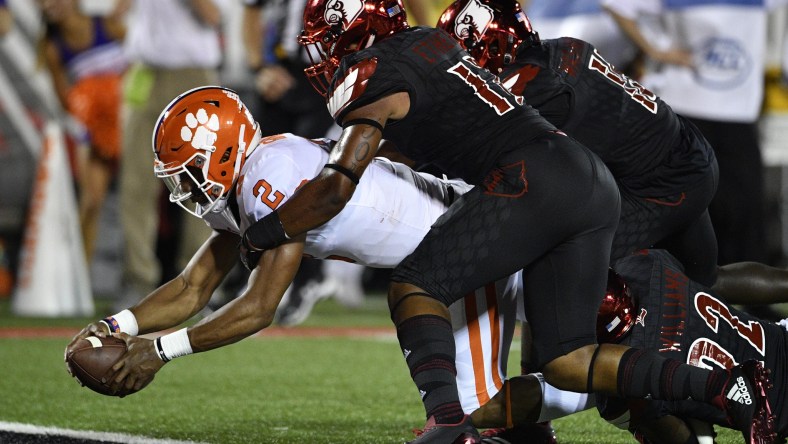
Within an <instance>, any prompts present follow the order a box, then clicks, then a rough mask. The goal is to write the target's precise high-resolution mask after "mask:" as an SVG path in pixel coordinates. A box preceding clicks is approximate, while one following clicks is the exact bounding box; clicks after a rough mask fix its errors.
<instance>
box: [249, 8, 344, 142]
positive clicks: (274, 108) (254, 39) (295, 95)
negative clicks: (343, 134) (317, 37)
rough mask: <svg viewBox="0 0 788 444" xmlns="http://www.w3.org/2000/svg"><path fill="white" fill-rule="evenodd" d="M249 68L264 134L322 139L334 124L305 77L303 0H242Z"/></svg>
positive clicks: (318, 95)
mask: <svg viewBox="0 0 788 444" xmlns="http://www.w3.org/2000/svg"><path fill="white" fill-rule="evenodd" d="M244 3H245V8H244V17H243V27H244V29H243V31H242V32H243V39H244V45H245V49H246V58H247V66H248V67H249V69H250V70H252V71H253V72H254V73H255V86H256V88H255V89H256V91H257V93H258V95H259V96H258V99H259V103H258V104H257V106H254V107H252V109H253V110H254V109H255V108H257V110H256V111H257V112H255V114H257V115H256V116H255V118H256V119H257V120H258V122H260V127H261V128H260V129H261V131H262V133H263V134H264V135H266V134H269V135H270V134H280V133H285V132H291V133H294V134H298V135H299V136H302V137H307V138H316V137H324V136H325V135H326V133H327V132H328V130H329V128H331V126H332V125H333V123H334V121H333V119H331V115H330V114H329V113H328V112H327V111H326V103H325V100H324V99H323V97H321V96H320V94H318V93H317V91H315V90H314V89H313V88H312V85H311V84H310V83H309V81H308V80H307V78H306V76H305V75H304V69H305V68H307V67H308V66H309V58H308V56H307V54H306V52H305V51H304V49H303V47H302V46H301V45H299V44H298V41H297V38H298V35H299V33H300V32H301V27H302V26H303V25H302V20H303V16H304V5H306V0H291V1H284V0H244Z"/></svg>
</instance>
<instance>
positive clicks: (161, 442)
mask: <svg viewBox="0 0 788 444" xmlns="http://www.w3.org/2000/svg"><path fill="white" fill-rule="evenodd" d="M0 431H5V432H12V433H23V434H28V435H49V436H65V437H68V438H75V439H90V440H94V441H105V442H115V443H124V444H126V443H128V444H203V443H198V442H196V441H178V440H174V439H155V438H149V437H147V436H139V435H127V434H124V433H109V432H93V431H85V430H71V429H61V428H59V427H43V426H37V425H33V424H22V423H17V422H4V421H0Z"/></svg>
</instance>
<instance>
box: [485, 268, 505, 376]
mask: <svg viewBox="0 0 788 444" xmlns="http://www.w3.org/2000/svg"><path fill="white" fill-rule="evenodd" d="M484 292H485V295H486V296H487V315H488V316H489V318H490V340H491V342H492V344H491V347H492V362H491V363H490V367H491V371H490V373H492V378H493V383H494V384H495V387H496V388H497V389H498V390H500V389H501V387H503V378H502V377H501V367H500V366H499V365H498V360H499V354H500V348H501V326H500V323H501V320H500V319H499V317H498V296H497V292H496V291H495V283H494V282H493V283H490V284H487V285H486V286H485V287H484Z"/></svg>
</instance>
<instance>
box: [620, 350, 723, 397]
mask: <svg viewBox="0 0 788 444" xmlns="http://www.w3.org/2000/svg"><path fill="white" fill-rule="evenodd" d="M727 378H728V374H727V372H725V371H723V370H713V371H709V370H706V369H702V368H699V367H693V366H691V365H689V364H683V363H682V362H680V361H676V360H674V359H667V358H664V357H662V356H660V355H659V354H657V353H656V352H651V351H647V350H639V349H634V348H633V349H630V350H627V351H626V352H625V353H624V355H623V356H622V357H621V361H620V363H619V366H618V392H619V395H621V396H623V397H632V398H645V397H652V398H654V399H661V400H665V401H678V400H684V399H688V398H692V399H694V400H696V401H701V402H709V401H711V400H712V398H714V397H715V396H717V395H719V394H720V393H721V392H722V389H723V386H724V385H725V381H726V380H727Z"/></svg>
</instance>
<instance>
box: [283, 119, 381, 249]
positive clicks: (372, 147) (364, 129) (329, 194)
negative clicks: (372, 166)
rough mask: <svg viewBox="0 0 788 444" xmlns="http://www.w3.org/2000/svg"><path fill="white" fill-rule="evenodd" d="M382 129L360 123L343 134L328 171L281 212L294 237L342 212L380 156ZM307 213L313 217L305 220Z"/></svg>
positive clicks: (325, 169) (285, 224) (331, 157)
mask: <svg viewBox="0 0 788 444" xmlns="http://www.w3.org/2000/svg"><path fill="white" fill-rule="evenodd" d="M364 120H365V121H371V120H368V119H364ZM382 120H385V119H382ZM380 128H381V129H382V126H381V127H380ZM381 129H379V128H376V127H374V126H370V125H368V124H366V123H359V124H356V125H352V126H349V127H347V128H346V129H345V130H344V131H343V133H342V136H341V137H340V138H339V141H338V142H337V144H336V146H335V147H334V149H333V150H332V151H331V155H330V156H329V159H328V163H327V164H326V165H327V166H326V168H324V169H323V171H322V172H321V173H320V175H318V176H317V177H316V178H315V179H313V180H311V181H310V182H309V183H307V184H306V185H305V186H304V187H303V188H301V190H299V192H298V194H297V195H296V196H295V197H294V198H293V199H291V200H290V201H288V202H287V203H285V204H284V205H283V206H282V208H281V210H280V211H279V218H280V220H281V221H282V226H283V227H284V229H285V232H286V233H287V234H288V235H289V236H290V237H293V236H297V235H300V234H303V233H306V232H307V231H309V230H311V229H313V228H315V227H318V226H320V225H322V224H324V223H326V222H328V221H329V220H331V218H333V217H334V216H336V215H337V214H339V212H340V211H342V209H343V208H344V207H345V205H346V204H347V202H348V201H349V200H350V198H351V197H352V196H353V192H354V191H355V189H356V185H357V184H358V181H359V180H360V178H361V175H362V174H364V170H365V169H366V168H367V166H368V165H369V163H370V162H372V159H373V158H374V157H375V154H376V153H377V150H378V146H379V144H380V140H381V137H382V131H381ZM307 214H308V215H309V217H304V215H307Z"/></svg>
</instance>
